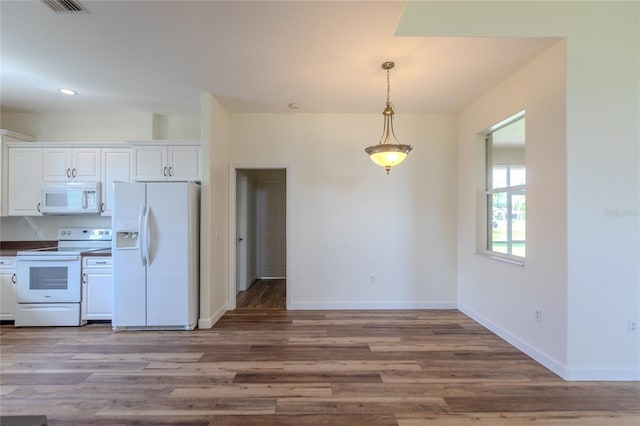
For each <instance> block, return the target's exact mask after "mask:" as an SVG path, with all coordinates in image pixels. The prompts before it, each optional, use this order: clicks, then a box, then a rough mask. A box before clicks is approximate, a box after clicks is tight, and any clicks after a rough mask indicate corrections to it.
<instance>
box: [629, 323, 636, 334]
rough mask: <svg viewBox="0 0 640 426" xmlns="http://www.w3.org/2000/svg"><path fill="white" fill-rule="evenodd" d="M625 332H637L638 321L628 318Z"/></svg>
mask: <svg viewBox="0 0 640 426" xmlns="http://www.w3.org/2000/svg"><path fill="white" fill-rule="evenodd" d="M627 333H629V334H638V323H637V322H636V321H634V320H629V321H628V322H627Z"/></svg>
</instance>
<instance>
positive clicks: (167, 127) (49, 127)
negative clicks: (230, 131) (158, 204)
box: [0, 112, 200, 142]
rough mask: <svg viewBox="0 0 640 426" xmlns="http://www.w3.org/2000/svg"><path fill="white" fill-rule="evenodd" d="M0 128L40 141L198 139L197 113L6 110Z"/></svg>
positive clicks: (198, 121)
mask: <svg viewBox="0 0 640 426" xmlns="http://www.w3.org/2000/svg"><path fill="white" fill-rule="evenodd" d="M0 119H1V120H0V128H2V129H9V130H13V131H14V132H19V133H24V134H26V135H29V136H32V137H33V138H34V140H36V141H43V142H124V141H127V140H150V139H200V116H198V115H195V116H167V115H158V114H152V113H143V112H139V113H103V114H97V113H9V112H3V113H2V115H1V116H0Z"/></svg>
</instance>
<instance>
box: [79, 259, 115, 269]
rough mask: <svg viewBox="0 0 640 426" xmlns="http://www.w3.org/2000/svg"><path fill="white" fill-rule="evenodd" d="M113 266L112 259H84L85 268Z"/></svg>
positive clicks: (83, 265)
mask: <svg viewBox="0 0 640 426" xmlns="http://www.w3.org/2000/svg"><path fill="white" fill-rule="evenodd" d="M112 265H113V263H112V261H111V258H110V257H105V256H87V257H84V258H82V267H83V268H111V266H112Z"/></svg>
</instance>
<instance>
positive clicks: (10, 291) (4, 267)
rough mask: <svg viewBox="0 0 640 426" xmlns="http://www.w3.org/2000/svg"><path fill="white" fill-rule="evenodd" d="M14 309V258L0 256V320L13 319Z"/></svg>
mask: <svg viewBox="0 0 640 426" xmlns="http://www.w3.org/2000/svg"><path fill="white" fill-rule="evenodd" d="M15 311H16V258H15V257H0V320H2V321H6V320H11V321H13V319H14V314H15Z"/></svg>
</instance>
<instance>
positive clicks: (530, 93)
mask: <svg viewBox="0 0 640 426" xmlns="http://www.w3.org/2000/svg"><path fill="white" fill-rule="evenodd" d="M564 53H565V49H564V42H559V43H558V44H557V45H555V46H554V47H552V48H551V49H549V50H548V51H547V52H545V53H544V54H542V55H541V56H540V57H538V58H537V59H536V60H534V61H533V62H532V63H530V64H529V65H527V66H526V67H524V68H523V69H521V70H520V71H518V72H517V73H515V74H513V75H512V76H510V77H509V78H508V79H507V80H505V81H504V82H503V83H502V84H500V85H499V86H498V87H496V88H495V89H493V90H492V91H491V92H489V93H487V94H485V95H484V96H483V97H482V98H480V99H479V100H478V101H476V102H475V103H473V104H472V105H470V106H469V107H467V108H466V109H465V110H464V111H462V112H461V113H460V114H459V117H458V205H459V211H458V304H459V307H460V309H461V310H462V311H463V312H466V313H468V314H469V315H470V316H472V317H474V318H476V319H480V320H481V322H483V323H485V324H487V325H489V326H490V327H491V328H492V329H493V330H494V331H496V332H498V333H499V334H500V335H502V336H504V337H506V338H508V339H509V340H510V341H512V342H513V343H516V344H517V345H518V346H520V347H522V349H525V350H527V352H528V353H530V354H531V355H533V356H534V358H536V359H538V360H539V361H541V362H542V363H543V364H545V365H547V366H548V367H549V368H551V369H552V370H554V371H556V372H561V371H562V368H563V367H564V364H565V359H566V355H567V354H566V340H567V335H566V324H567V315H566V307H567V297H566V263H567V255H566V239H567V227H566V201H565V200H566V190H565V161H566V158H565V126H564V122H565V120H564V110H565V102H564V92H565V90H564ZM521 110H526V147H525V165H526V169H527V254H526V256H527V257H526V264H525V266H524V267H522V266H519V265H513V264H508V263H505V262H503V261H498V260H496V259H493V258H489V257H488V256H486V255H483V254H478V253H477V250H476V249H477V248H478V247H482V245H483V244H482V243H481V242H480V243H479V241H478V239H479V237H480V236H478V235H477V233H476V223H477V220H476V218H477V216H479V215H480V216H481V215H482V212H483V210H484V209H485V207H484V204H485V197H484V196H483V195H482V189H483V187H484V168H483V167H481V165H482V159H483V158H484V155H483V152H484V151H483V149H482V146H483V138H482V137H478V134H479V133H481V132H482V131H484V130H485V129H487V128H489V127H491V126H492V125H494V124H496V123H498V122H500V121H502V120H503V119H505V118H507V117H509V116H511V115H513V114H515V113H517V112H519V111H521ZM478 159H480V161H478ZM480 238H481V237H480ZM536 309H542V311H543V322H542V323H538V322H536V321H535V310H536ZM514 338H515V339H514ZM514 340H515V341H514Z"/></svg>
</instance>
